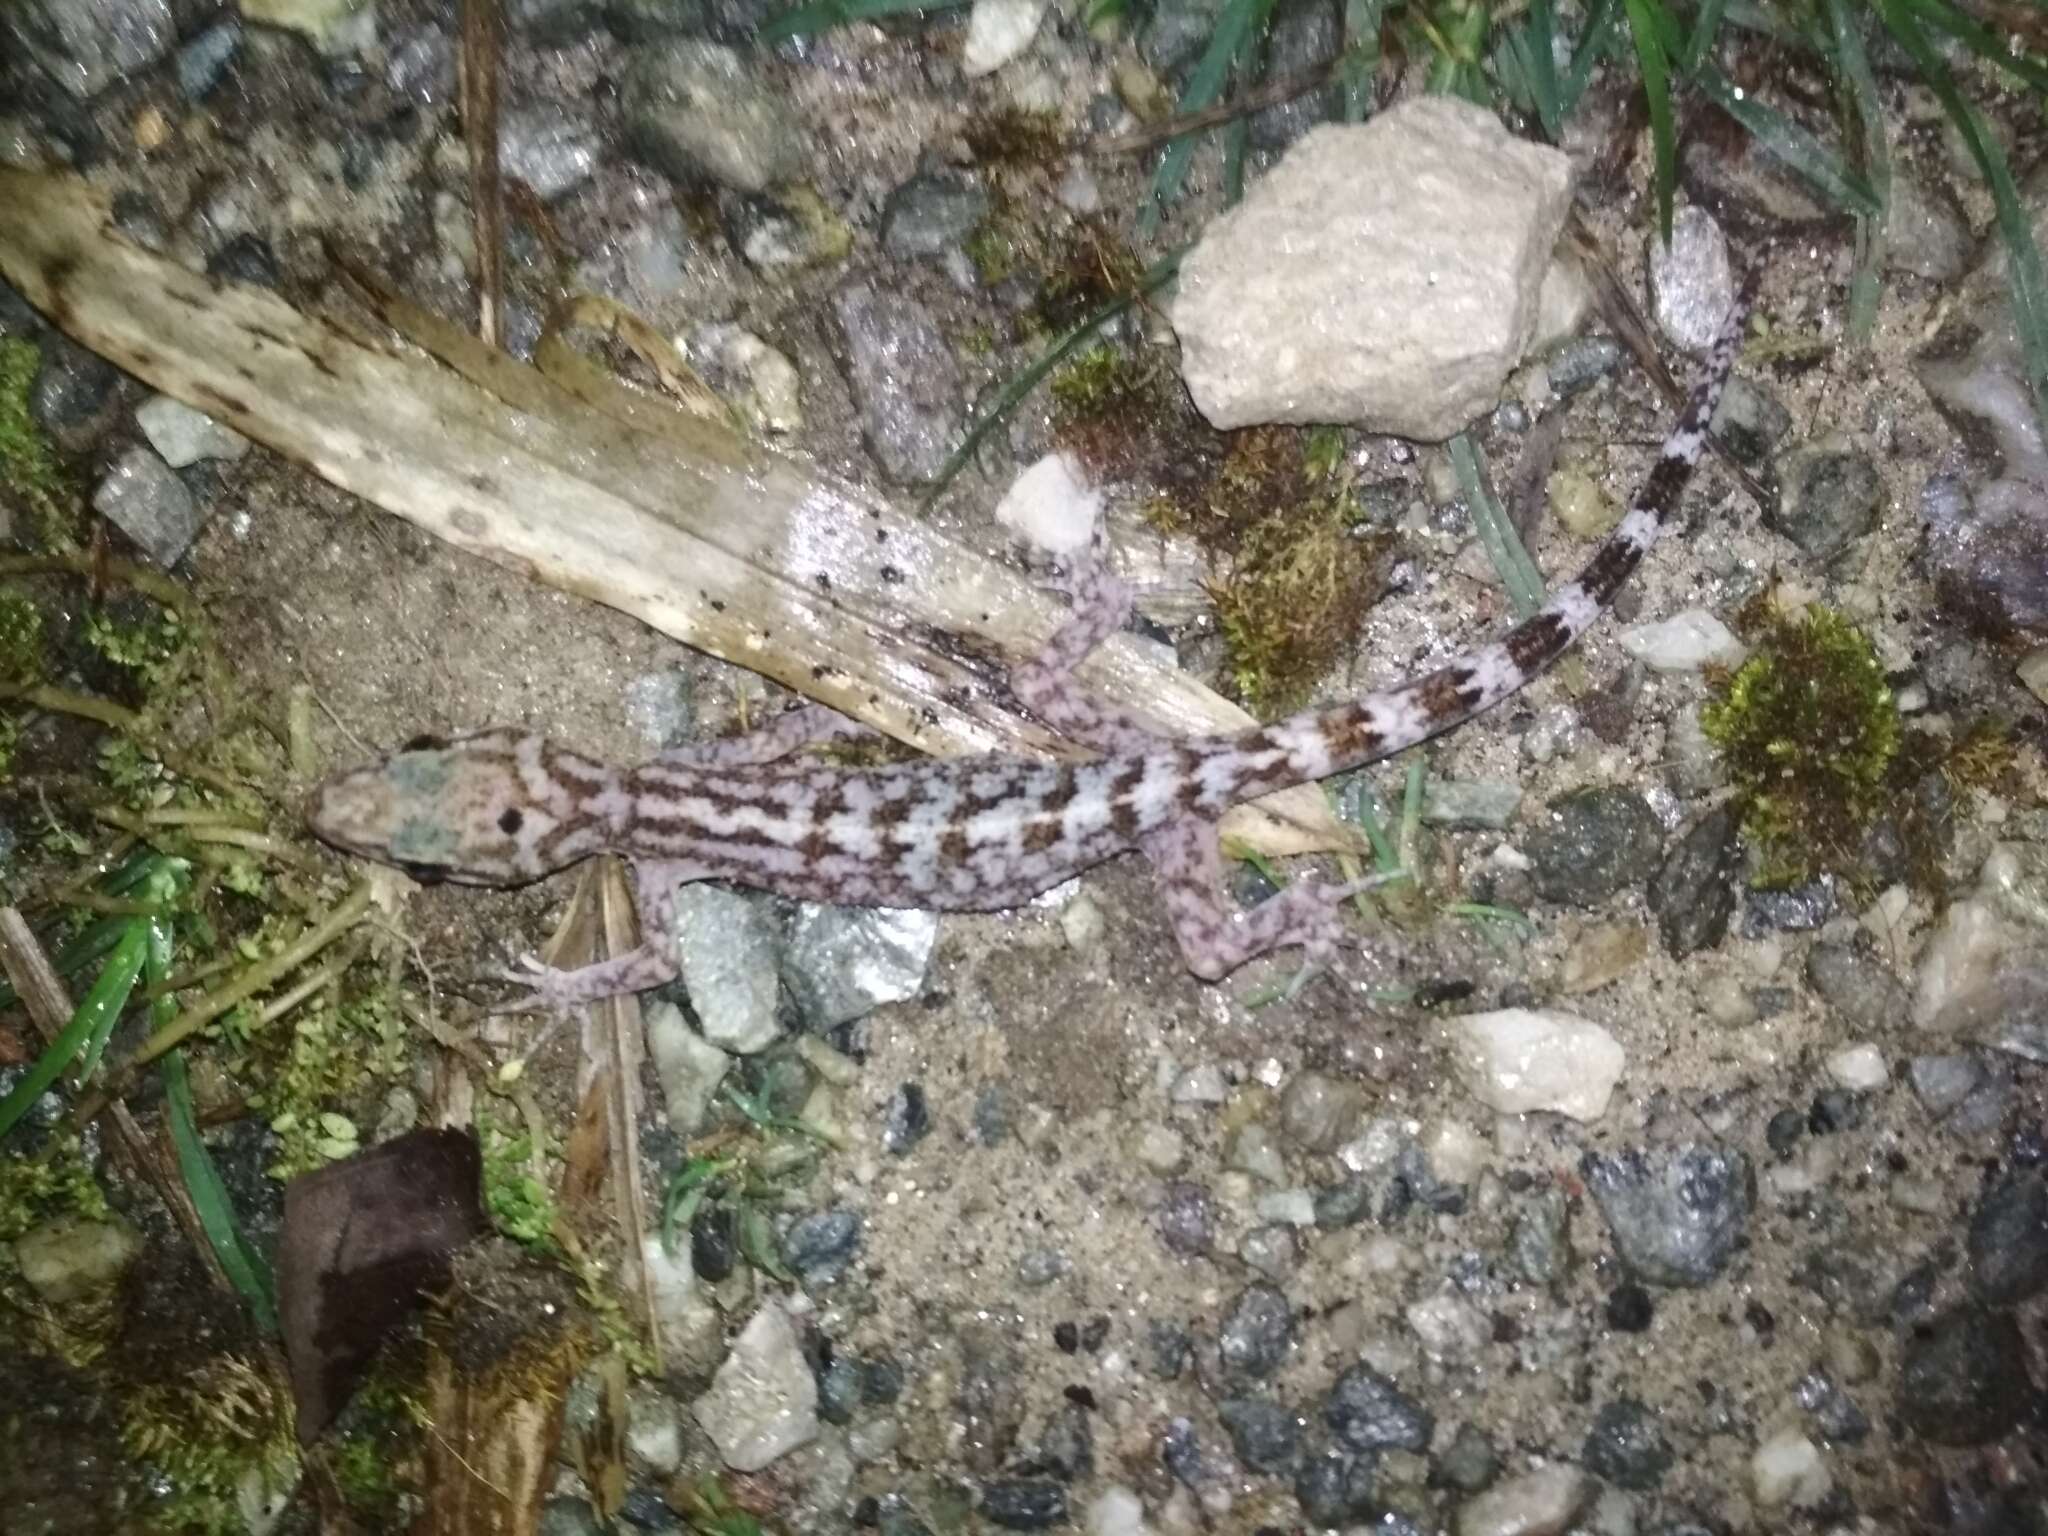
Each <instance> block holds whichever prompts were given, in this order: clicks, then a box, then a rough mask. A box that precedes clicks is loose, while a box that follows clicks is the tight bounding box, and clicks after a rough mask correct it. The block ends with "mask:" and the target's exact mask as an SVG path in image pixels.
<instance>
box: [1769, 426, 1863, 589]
mask: <svg viewBox="0 0 2048 1536" xmlns="http://www.w3.org/2000/svg"><path fill="white" fill-rule="evenodd" d="M1777 470H1778V500H1777V503H1776V505H1775V506H1772V507H1767V508H1766V509H1765V511H1766V516H1765V518H1764V521H1765V522H1766V523H1768V524H1769V525H1770V526H1771V527H1772V528H1775V529H1776V530H1777V531H1778V532H1779V533H1782V534H1784V535H1785V537H1786V538H1788V539H1790V540H1791V541H1792V542H1793V543H1794V544H1796V545H1798V546H1799V548H1800V550H1801V551H1802V552H1803V553H1804V554H1806V555H1807V556H1808V557H1809V558H1811V559H1813V560H1817V561H1822V562H1825V561H1829V560H1832V559H1834V558H1835V556H1837V555H1839V554H1841V553H1842V551H1843V550H1845V549H1847V548H1848V547H1849V546H1850V544H1852V543H1854V542H1855V541H1856V540H1857V539H1860V538H1861V537H1863V535H1864V534H1866V533H1868V532H1870V530H1871V529H1872V528H1873V527H1875V526H1876V525H1877V513H1878V508H1879V506H1880V505H1881V504H1882V503H1883V500H1884V481H1883V480H1881V479H1880V478H1879V477H1878V473H1877V466H1876V465H1875V464H1873V463H1872V462H1871V461H1870V456H1869V455H1868V454H1865V453H1861V452H1858V451H1857V450H1855V449H1852V448H1841V447H1833V446H1829V445H1826V444H1819V445H1815V446H1813V447H1806V448H1794V449H1792V450H1790V451H1789V452H1786V453H1782V454H1780V455H1779V456H1778V461H1777Z"/></svg>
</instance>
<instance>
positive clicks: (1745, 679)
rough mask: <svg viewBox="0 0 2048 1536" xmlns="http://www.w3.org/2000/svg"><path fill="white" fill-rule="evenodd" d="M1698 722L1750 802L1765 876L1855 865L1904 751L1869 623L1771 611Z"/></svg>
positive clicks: (1775, 878)
mask: <svg viewBox="0 0 2048 1536" xmlns="http://www.w3.org/2000/svg"><path fill="white" fill-rule="evenodd" d="M1700 721H1701V725H1702V726H1703V727H1704V729H1705V731H1706V734H1707V739H1708V740H1709V741H1711V742H1713V743H1714V745H1715V746H1716V747H1718V748H1719V749H1720V751H1721V756H1722V758H1723V760H1724V761H1725V762H1726V764H1727V768H1728V776H1729V779H1730V781H1731V782H1732V783H1733V785H1734V786H1735V790H1736V792H1737V794H1738V795H1739V797H1740V799H1741V802H1742V807H1743V824H1742V825H1743V831H1744V833H1745V834H1746V835H1747V836H1748V837H1749V839H1750V841H1751V842H1752V843H1753V844H1754V845H1755V847H1756V849H1757V852H1758V855H1759V859H1760V862H1761V870H1760V874H1759V879H1760V882H1761V883H1764V884H1769V885H1794V884H1797V883H1798V882H1800V881H1802V880H1807V879H1811V878H1813V877H1814V876H1815V875H1819V874H1823V873H1829V872H1833V873H1838V874H1845V875H1854V874H1855V873H1856V872H1857V870H1858V867H1859V865H1860V863H1861V849H1862V843H1863V836H1864V832H1865V830H1866V829H1867V828H1868V827H1869V825H1870V823H1871V821H1872V819H1873V818H1874V817H1875V816H1876V814H1877V812H1878V811H1879V809H1880V808H1881V807H1882V806H1883V804H1884V802H1885V799H1886V798H1887V793H1886V792H1887V785H1888V783H1889V782H1890V778H1891V771H1892V766H1893V762H1894V760H1895V759H1896V757H1897V755H1898V750H1899V711H1898V706H1897V704H1896V703H1895V702H1894V701H1893V699H1892V691H1891V688H1890V686H1889V685H1888V684H1887V683H1886V682H1885V676H1884V668H1883V666H1882V665H1881V664H1880V663H1879V661H1878V659H1877V652H1876V650H1875V649H1874V648H1873V647H1872V646H1871V643H1870V641H1869V639H1868V638H1867V637H1866V636H1865V635H1864V634H1863V632H1862V631H1861V630H1859V629H1857V628H1856V626H1855V625H1853V624H1851V623H1850V622H1849V621H1848V620H1847V619H1845V618H1843V617H1842V616H1841V615H1840V614H1838V613H1835V612H1833V611H1832V610H1830V609H1827V608H1821V607H1812V608H1809V609H1807V610H1806V612H1805V613H1804V614H1803V615H1802V616H1800V617H1798V618H1786V617H1783V616H1781V615H1772V616H1770V617H1768V618H1767V619H1765V620H1764V621H1763V622H1762V624H1761V625H1760V627H1759V633H1758V634H1757V635H1756V636H1755V649H1754V652H1753V654H1752V655H1751V656H1750V658H1749V660H1747V661H1745V662H1744V663H1743V664H1742V665H1741V666H1740V667H1739V668H1737V669H1736V671H1735V672H1734V673H1733V674H1731V675H1729V676H1727V677H1726V679H1725V680H1724V682H1723V683H1722V685H1721V686H1720V688H1719V692H1718V697H1716V698H1714V699H1713V700H1711V701H1710V702H1709V703H1708V704H1707V706H1706V708H1705V709H1704V710H1703V711H1702V712H1701V716H1700Z"/></svg>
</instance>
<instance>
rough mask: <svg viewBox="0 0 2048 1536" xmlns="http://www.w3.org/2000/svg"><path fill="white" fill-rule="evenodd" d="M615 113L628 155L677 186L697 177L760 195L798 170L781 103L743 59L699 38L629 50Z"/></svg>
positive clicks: (796, 147) (798, 152) (795, 143)
mask: <svg viewBox="0 0 2048 1536" xmlns="http://www.w3.org/2000/svg"><path fill="white" fill-rule="evenodd" d="M757 57H766V56H765V55H759V56H757ZM619 109H620V114H621V116H622V118H623V120H624V123H625V127H626V133H627V137H628V140H629V142H630V143H631V144H632V146H633V149H634V152H635V153H636V154H638V155H639V156H640V157H641V158H642V159H644V160H645V161H646V162H647V163H648V164H650V165H652V166H654V167H655V169H657V170H659V171H661V172H662V173H663V174H664V175H667V176H671V177H674V178H675V179H677V180H679V181H691V180H696V179H697V178H700V177H702V178H708V179H709V180H711V181H715V182H718V183H720V184H721V185H724V186H728V187H732V188H735V189H736V190H738V191H741V192H765V191H766V190H767V189H768V188H769V187H771V186H773V185H774V184H775V183H777V182H779V181H784V180H787V179H789V178H790V177H792V176H794V175H796V174H797V172H798V170H799V169H801V166H802V146H801V144H800V142H799V140H798V138H797V134H796V129H795V126H794V125H793V124H792V122H791V121H790V118H789V111H788V106H787V103H786V100H785V99H784V98H783V97H782V96H780V95H779V94H778V93H776V92H775V91H773V90H771V89H770V88H769V87H768V85H767V84H766V82H764V81H763V80H761V79H760V78H759V76H758V75H757V74H756V72H755V66H754V64H753V63H752V62H750V61H749V59H747V58H743V57H742V56H741V55H740V54H738V53H735V52H734V51H733V50H732V49H730V48H726V47H722V46H721V45H719V44H717V43H713V42H707V41H705V40H704V39H702V38H694V37H685V38H673V39H670V40H668V41H665V42H659V43H652V44H648V45H646V46H644V47H641V48H638V49H636V50H635V51H634V52H633V55H632V57H631V59H630V61H629V62H628V63H627V65H626V69H625V73H624V76H623V78H622V79H621V81H620V88H619Z"/></svg>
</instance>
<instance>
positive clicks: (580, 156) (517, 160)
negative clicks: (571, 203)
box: [498, 101, 602, 202]
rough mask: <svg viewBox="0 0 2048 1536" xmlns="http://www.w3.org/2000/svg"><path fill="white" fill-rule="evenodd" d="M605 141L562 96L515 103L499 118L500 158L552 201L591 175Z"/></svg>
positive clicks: (510, 170)
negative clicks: (531, 102) (516, 104)
mask: <svg viewBox="0 0 2048 1536" xmlns="http://www.w3.org/2000/svg"><path fill="white" fill-rule="evenodd" d="M601 145H602V141H601V140H600V138H599V137H598V133H597V129H596V128H595V127H594V126H593V125H592V124H590V123H588V122H585V121H584V120H582V119H581V118H579V117H576V116H574V115H572V114H571V113H570V112H569V110H568V109H567V108H566V107H564V106H563V105H562V104H561V103H560V102H555V101H548V102H540V103H537V104H536V105H533V106H527V107H514V108H512V109H511V110H510V111H507V112H505V113H504V114H502V115H501V116H500V117H499V119H498V163H499V165H500V167H501V168H502V169H503V170H504V173H505V174H506V175H507V176H516V177H517V178H518V179H519V180H521V181H523V182H525V183H526V184H527V186H529V187H531V188H532V189H533V192H534V195H535V196H536V197H539V198H540V199H541V200H542V201H544V202H551V201H553V200H554V199H555V198H558V197H560V196H561V195H562V194H563V193H565V192H569V191H572V190H573V189H575V188H576V187H579V186H581V185H582V184H583V183H584V182H586V181H588V180H590V178H591V176H592V174H593V173H594V172H595V171H596V170H597V157H598V151H599V149H600V148H601Z"/></svg>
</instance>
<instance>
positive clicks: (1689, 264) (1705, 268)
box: [1650, 204, 1735, 352]
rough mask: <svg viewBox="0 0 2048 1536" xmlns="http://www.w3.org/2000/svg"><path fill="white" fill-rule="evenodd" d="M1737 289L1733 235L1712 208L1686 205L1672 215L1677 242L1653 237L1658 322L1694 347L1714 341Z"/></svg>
mask: <svg viewBox="0 0 2048 1536" xmlns="http://www.w3.org/2000/svg"><path fill="white" fill-rule="evenodd" d="M1734 292H1735V279H1734V270H1733V266H1732V264H1731V263H1730V261H1729V259H1728V237H1727V236H1726V235H1724V234H1722V233H1721V226H1720V225H1719V224H1716V223H1715V222H1714V216H1713V215H1712V214H1711V213H1709V212H1707V210H1706V209H1704V208H1702V207H1700V206H1698V205H1697V204H1694V205H1693V206H1691V207H1688V208H1681V209H1679V210H1678V213H1677V214H1676V216H1675V217H1673V219H1672V220H1671V243H1670V244H1669V245H1667V244H1665V243H1664V241H1662V240H1661V239H1659V238H1658V237H1657V236H1656V235H1654V234H1653V235H1651V237H1650V301H1651V309H1652V310H1653V311H1654V312H1655V314H1656V317H1657V324H1658V326H1659V328H1661V329H1662V330H1663V332H1664V334H1665V335H1666V336H1669V337H1670V338H1671V339H1672V340H1673V341H1674V342H1676V343H1677V344H1678V345H1679V346H1681V347H1683V348H1685V350H1686V351H1688V352H1699V351H1703V350H1705V349H1706V348H1707V347H1709V346H1711V345H1712V344H1713V340H1714V337H1715V336H1716V335H1718V334H1719V333H1720V330H1721V322H1722V320H1723V319H1724V318H1725V315H1726V308H1725V306H1726V305H1727V302H1728V300H1729V298H1730V297H1731V296H1732V295H1733V294H1734Z"/></svg>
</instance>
